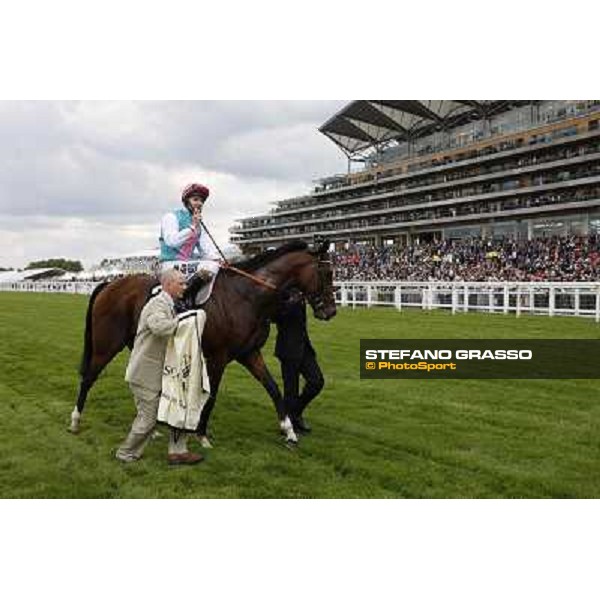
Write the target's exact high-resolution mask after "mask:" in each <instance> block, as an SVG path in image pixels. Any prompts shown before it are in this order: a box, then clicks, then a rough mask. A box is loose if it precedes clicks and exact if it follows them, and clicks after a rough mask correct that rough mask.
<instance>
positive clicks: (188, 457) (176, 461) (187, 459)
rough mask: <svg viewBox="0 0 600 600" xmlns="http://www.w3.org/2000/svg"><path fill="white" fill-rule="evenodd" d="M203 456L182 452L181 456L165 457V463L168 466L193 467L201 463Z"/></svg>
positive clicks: (171, 455) (170, 455)
mask: <svg viewBox="0 0 600 600" xmlns="http://www.w3.org/2000/svg"><path fill="white" fill-rule="evenodd" d="M203 460H204V456H202V455H201V454H194V453H193V452H184V453H183V454H169V455H168V456H167V462H168V463H169V465H195V464H196V463H199V462H202V461H203Z"/></svg>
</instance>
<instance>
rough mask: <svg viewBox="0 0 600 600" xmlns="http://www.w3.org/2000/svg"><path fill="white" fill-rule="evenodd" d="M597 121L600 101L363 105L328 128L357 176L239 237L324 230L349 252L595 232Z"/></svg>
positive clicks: (250, 243) (269, 239) (244, 240)
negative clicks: (365, 246) (359, 247)
mask: <svg viewBox="0 0 600 600" xmlns="http://www.w3.org/2000/svg"><path fill="white" fill-rule="evenodd" d="M599 120H600V101H596V100H586V101H508V100H504V101H481V102H480V101H472V100H464V101H433V100H426V101H404V100H393V101H379V100H370V101H367V100H359V101H354V102H352V103H350V104H349V105H347V106H346V107H344V108H343V109H342V110H341V111H340V112H339V113H337V114H336V115H334V116H333V117H332V118H331V119H329V120H328V121H327V123H325V124H324V125H323V126H322V127H321V128H320V131H321V132H322V133H323V134H324V135H326V136H327V137H329V138H330V139H331V140H332V141H333V142H334V143H336V145H337V146H338V147H339V148H340V149H341V150H342V151H343V152H344V153H345V154H346V156H347V157H348V165H349V168H348V173H347V174H344V175H333V176H329V177H326V178H324V179H322V180H321V181H319V182H318V184H317V185H316V187H315V188H314V190H313V191H312V193H310V194H307V195H306V196H301V197H297V198H290V199H287V200H282V201H281V202H279V203H278V205H277V207H276V208H275V209H274V210H273V211H271V212H270V213H269V214H266V215H259V216H256V217H253V218H249V219H243V220H241V221H240V223H239V225H237V226H236V227H234V228H232V229H231V239H232V240H233V241H235V242H236V243H238V244H239V245H240V247H241V248H242V249H243V250H244V251H245V252H246V253H252V252H256V251H260V250H262V249H264V248H266V247H269V246H273V245H279V244H281V243H284V242H286V241H291V240H294V239H305V240H307V241H310V240H311V239H312V238H313V236H315V235H320V236H325V237H329V239H331V240H332V241H333V242H334V243H335V245H336V248H338V249H344V248H346V247H348V245H349V244H354V243H357V242H362V243H370V244H373V245H375V246H380V245H382V244H383V243H393V244H398V245H401V246H402V245H407V244H413V243H415V242H417V241H420V242H429V241H434V240H448V239H450V240H452V239H460V238H461V237H465V236H469V237H481V238H486V239H487V238H491V239H497V238H499V237H502V236H506V235H510V236H512V237H514V238H516V239H519V240H532V239H535V238H536V237H540V236H549V235H556V234H562V235H571V234H574V235H584V236H585V235H588V234H590V233H595V232H596V231H597V229H598V224H599V223H600V194H599V192H600V128H599V126H598V123H599ZM356 164H360V165H362V167H361V169H360V170H358V171H356V170H354V171H353V168H352V167H353V166H354V165H356Z"/></svg>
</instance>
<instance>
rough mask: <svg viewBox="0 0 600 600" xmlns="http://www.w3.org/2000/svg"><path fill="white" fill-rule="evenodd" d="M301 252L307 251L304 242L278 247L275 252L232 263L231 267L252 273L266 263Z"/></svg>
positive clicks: (267, 252)
mask: <svg viewBox="0 0 600 600" xmlns="http://www.w3.org/2000/svg"><path fill="white" fill-rule="evenodd" d="M301 250H308V244H307V243H306V242H300V241H297V242H289V243H288V244H284V245H283V246H279V248H276V249H275V250H267V251H266V252H263V253H262V254H257V255H256V256H253V257H252V258H248V259H246V260H241V261H239V262H236V263H233V266H234V267H236V268H238V269H242V270H244V271H254V270H256V269H260V267H264V266H265V265H266V264H267V263H270V262H271V261H272V260H275V259H276V258H279V257H280V256H283V255H284V254H287V253H288V252H297V251H301Z"/></svg>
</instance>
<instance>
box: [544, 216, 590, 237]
mask: <svg viewBox="0 0 600 600" xmlns="http://www.w3.org/2000/svg"><path fill="white" fill-rule="evenodd" d="M587 232H588V222H587V218H586V216H585V215H575V216H573V217H555V218H547V219H539V220H536V221H533V223H532V234H533V237H534V238H538V237H551V236H565V235H587Z"/></svg>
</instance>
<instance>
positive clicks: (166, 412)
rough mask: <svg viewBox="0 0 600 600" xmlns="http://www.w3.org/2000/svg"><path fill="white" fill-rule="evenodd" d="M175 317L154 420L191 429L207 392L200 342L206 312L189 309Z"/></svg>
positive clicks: (197, 420)
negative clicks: (175, 324)
mask: <svg viewBox="0 0 600 600" xmlns="http://www.w3.org/2000/svg"><path fill="white" fill-rule="evenodd" d="M178 319H179V324H178V326H177V330H176V331H175V333H174V335H173V336H172V337H171V338H169V342H168V344H167V352H166V355H165V364H164V368H163V378H162V392H161V396H160V402H159V405H158V420H159V421H161V422H163V423H167V424H168V425H171V426H172V427H176V428H178V429H183V430H186V431H195V430H196V428H197V427H198V423H199V422H200V416H201V415H202V409H203V408H204V405H205V404H206V401H207V400H208V398H209V396H210V382H209V380H208V374H207V372H206V360H205V359H204V356H203V354H202V345H201V339H202V331H203V329H204V323H205V322H206V313H205V312H204V311H203V310H190V311H186V312H184V313H181V314H180V315H178Z"/></svg>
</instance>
